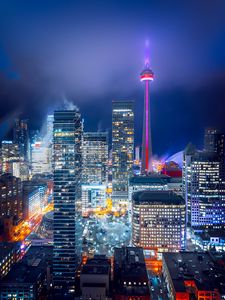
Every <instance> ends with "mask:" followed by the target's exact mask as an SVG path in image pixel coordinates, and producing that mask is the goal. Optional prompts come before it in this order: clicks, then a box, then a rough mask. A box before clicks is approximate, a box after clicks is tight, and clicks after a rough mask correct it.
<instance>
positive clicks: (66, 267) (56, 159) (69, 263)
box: [53, 110, 82, 293]
mask: <svg viewBox="0 0 225 300" xmlns="http://www.w3.org/2000/svg"><path fill="white" fill-rule="evenodd" d="M81 141H82V122H81V115H80V113H79V112H78V111H76V110H65V111H55V113H54V125H53V170H54V194H53V195H54V251H53V281H54V288H55V291H56V293H57V291H64V288H66V292H74V290H75V271H76V269H77V266H78V263H79V261H80V256H81V232H80V224H79V213H78V210H79V208H78V207H77V203H79V201H80V198H81V157H82V156H81Z"/></svg>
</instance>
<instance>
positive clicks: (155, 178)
mask: <svg viewBox="0 0 225 300" xmlns="http://www.w3.org/2000/svg"><path fill="white" fill-rule="evenodd" d="M170 179H171V178H170V177H169V176H167V175H164V174H157V173H156V174H151V175H148V176H133V177H131V178H130V180H129V184H130V185H136V184H140V185H147V184H161V185H165V184H167V183H168V182H170Z"/></svg>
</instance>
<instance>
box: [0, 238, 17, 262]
mask: <svg viewBox="0 0 225 300" xmlns="http://www.w3.org/2000/svg"><path fill="white" fill-rule="evenodd" d="M19 248H20V244H19V243H8V242H0V261H2V260H3V259H4V258H5V257H6V256H7V255H8V254H9V253H10V252H13V251H16V250H19Z"/></svg>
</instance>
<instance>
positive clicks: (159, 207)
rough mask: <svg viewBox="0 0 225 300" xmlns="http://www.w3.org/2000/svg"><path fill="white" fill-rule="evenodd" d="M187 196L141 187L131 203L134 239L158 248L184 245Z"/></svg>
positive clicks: (139, 244) (173, 248)
mask: <svg viewBox="0 0 225 300" xmlns="http://www.w3.org/2000/svg"><path fill="white" fill-rule="evenodd" d="M185 241H186V210H185V200H184V199H183V197H182V196H179V195H177V194H175V193H173V192H172V191H140V192H137V193H134V195H133V203H132V243H133V246H136V247H143V248H144V249H146V250H147V249H149V250H151V249H154V250H156V251H158V252H166V251H171V252H177V251H180V250H182V249H185Z"/></svg>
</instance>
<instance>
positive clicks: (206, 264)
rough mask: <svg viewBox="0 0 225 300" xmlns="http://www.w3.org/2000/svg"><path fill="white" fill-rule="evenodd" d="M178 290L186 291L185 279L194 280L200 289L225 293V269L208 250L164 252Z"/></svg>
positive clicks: (164, 258) (164, 257)
mask: <svg viewBox="0 0 225 300" xmlns="http://www.w3.org/2000/svg"><path fill="white" fill-rule="evenodd" d="M163 260H164V261H165V262H166V265H167V268H168V270H169V273H170V276H171V278H172V281H173V285H174V288H175V291H176V292H185V291H186V287H185V284H184V281H186V280H193V281H194V282H195V284H196V287H197V288H198V290H202V291H203V290H204V291H213V290H214V289H218V290H219V292H220V293H222V294H224V293H225V270H223V269H221V267H220V266H219V265H218V264H216V263H215V262H214V260H213V258H212V256H211V255H210V253H208V252H200V253H199V252H180V253H163Z"/></svg>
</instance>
